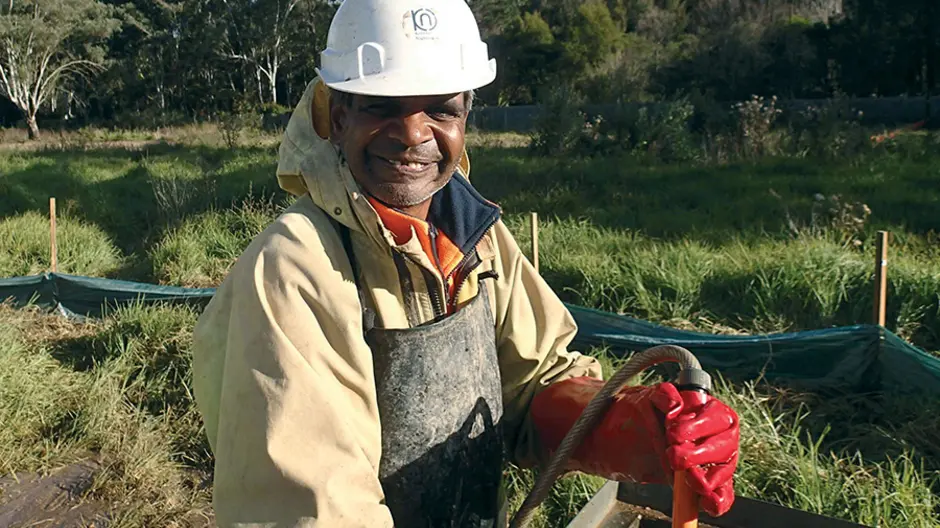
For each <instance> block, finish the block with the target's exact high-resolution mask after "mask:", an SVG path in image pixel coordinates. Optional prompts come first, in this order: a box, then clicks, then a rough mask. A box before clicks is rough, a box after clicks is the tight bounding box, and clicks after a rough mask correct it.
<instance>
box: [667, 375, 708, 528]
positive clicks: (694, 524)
mask: <svg viewBox="0 0 940 528" xmlns="http://www.w3.org/2000/svg"><path fill="white" fill-rule="evenodd" d="M680 394H681V395H682V402H683V404H684V407H685V409H687V410H689V411H692V412H695V411H697V410H698V409H700V408H701V407H702V406H703V405H705V402H706V400H707V394H706V393H705V391H702V390H684V391H682V392H681V393H680ZM672 528H698V496H697V495H696V494H695V492H694V491H692V488H690V487H689V484H688V483H687V482H686V480H685V471H676V472H675V475H674V478H673V483H672Z"/></svg>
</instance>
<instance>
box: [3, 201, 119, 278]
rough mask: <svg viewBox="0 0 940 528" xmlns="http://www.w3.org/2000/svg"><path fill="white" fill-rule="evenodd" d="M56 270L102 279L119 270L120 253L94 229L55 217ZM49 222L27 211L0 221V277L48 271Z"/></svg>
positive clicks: (43, 217)
mask: <svg viewBox="0 0 940 528" xmlns="http://www.w3.org/2000/svg"><path fill="white" fill-rule="evenodd" d="M56 223H57V226H56V245H57V246H58V270H59V272H61V273H68V274H72V275H87V276H95V277H105V276H108V275H110V274H112V273H113V272H115V271H116V270H117V269H118V268H120V267H121V264H122V259H121V257H120V252H119V251H118V249H117V248H116V247H115V246H114V244H113V243H112V242H111V238H110V237H109V236H108V235H107V234H106V233H104V232H103V231H102V230H101V229H99V228H98V227H97V226H95V225H92V224H89V223H87V222H83V221H80V220H76V219H74V218H69V217H59V218H57V221H56ZM50 260H51V248H50V233H49V219H48V218H46V217H45V216H43V215H41V214H39V213H37V212H34V211H28V212H25V213H23V214H20V215H17V216H12V217H8V218H4V219H2V220H0V276H2V277H15V276H21V275H36V274H40V273H43V272H46V271H50V268H51V262H50Z"/></svg>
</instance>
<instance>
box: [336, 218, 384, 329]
mask: <svg viewBox="0 0 940 528" xmlns="http://www.w3.org/2000/svg"><path fill="white" fill-rule="evenodd" d="M337 224H338V226H339V236H340V238H342V239H343V249H344V250H345V251H346V257H347V258H348V259H349V265H350V267H352V273H353V281H355V283H356V292H357V293H358V294H359V305H360V306H361V307H362V332H363V334H365V333H368V332H369V331H370V330H372V329H373V328H374V327H375V312H374V311H373V310H372V309H371V308H369V307H368V305H367V304H366V298H365V293H363V291H362V283H361V282H360V280H359V272H360V270H359V261H357V260H356V253H355V252H354V251H353V245H352V235H351V234H350V233H351V232H350V230H349V228H348V227H346V226H345V225H343V224H341V223H339V222H337Z"/></svg>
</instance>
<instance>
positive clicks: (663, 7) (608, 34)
mask: <svg viewBox="0 0 940 528" xmlns="http://www.w3.org/2000/svg"><path fill="white" fill-rule="evenodd" d="M468 2H469V4H470V6H471V8H472V9H473V11H474V13H475V14H476V16H477V19H478V21H479V24H480V29H481V32H482V34H483V38H484V39H485V40H486V41H487V42H488V43H489V44H490V47H491V50H492V54H493V55H494V56H495V57H496V58H497V60H498V62H499V75H498V78H497V81H496V82H495V83H494V84H493V85H491V86H488V87H486V88H484V89H482V90H480V93H479V99H478V100H479V101H480V104H484V105H513V104H531V103H536V102H538V101H540V100H541V99H542V98H543V97H545V95H544V94H545V92H546V89H549V88H553V87H559V86H564V87H566V88H569V89H573V90H576V91H577V92H578V93H579V94H581V95H582V96H583V97H584V98H585V99H586V100H587V101H589V102H595V103H604V102H614V101H657V100H671V99H674V98H677V97H681V96H688V95H690V94H693V95H696V96H699V97H707V98H711V99H714V100H718V101H736V100H744V99H746V98H748V97H750V96H751V95H754V94H757V95H766V96H770V95H776V96H778V97H781V98H791V97H799V98H828V97H833V96H839V95H847V96H861V97H866V96H895V95H912V96H923V95H928V94H937V68H938V66H940V32H938V31H937V30H936V29H935V24H936V23H937V22H938V21H940V5H938V4H940V2H937V1H936V0H776V1H769V0H468ZM337 7H338V2H337V1H336V0H2V2H0V124H6V125H11V124H13V123H16V122H22V123H24V124H25V125H26V126H27V127H28V128H29V130H30V133H31V136H33V135H36V134H38V132H39V125H38V121H39V120H40V119H43V120H48V121H49V122H50V123H51V122H53V121H57V122H62V121H71V122H76V123H107V124H111V125H115V126H148V125H158V124H172V123H174V122H182V121H192V120H200V119H207V118H210V117H212V116H213V115H216V114H218V113H219V112H238V113H245V112H280V111H285V110H286V109H287V108H289V107H290V106H291V105H293V104H295V103H296V101H297V100H298V99H299V97H300V95H301V93H302V92H303V89H304V87H305V85H306V84H307V82H309V80H310V79H312V78H313V77H314V75H315V72H314V68H315V67H316V65H317V63H318V57H319V52H320V50H322V49H323V47H324V46H325V43H326V35H327V32H328V29H329V24H330V20H331V18H332V16H333V13H335V11H336V9H337Z"/></svg>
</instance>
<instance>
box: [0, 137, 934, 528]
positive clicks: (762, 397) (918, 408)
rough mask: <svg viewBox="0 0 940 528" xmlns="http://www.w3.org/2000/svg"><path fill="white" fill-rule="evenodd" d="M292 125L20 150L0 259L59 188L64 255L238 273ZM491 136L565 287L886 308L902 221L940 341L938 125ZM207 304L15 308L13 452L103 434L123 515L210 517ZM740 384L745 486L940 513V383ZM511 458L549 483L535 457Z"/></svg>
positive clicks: (906, 250)
mask: <svg viewBox="0 0 940 528" xmlns="http://www.w3.org/2000/svg"><path fill="white" fill-rule="evenodd" d="M88 138H90V139H88ZM168 139H172V142H168V141H167V140H168ZM102 140H107V141H112V142H114V141H124V142H125V143H121V144H118V145H113V144H112V145H110V146H108V145H105V146H102V145H101V144H100V143H97V142H99V141H102ZM128 141H129V142H131V143H127V142H128ZM144 141H147V142H148V143H141V142H144ZM276 145H277V138H276V137H258V136H255V137H249V138H245V140H244V141H243V142H242V143H241V144H240V145H238V146H236V147H234V148H232V147H229V146H228V145H226V144H225V142H224V141H223V140H222V138H221V137H219V135H218V133H217V132H215V131H213V130H211V129H209V128H206V127H202V128H193V129H191V130H187V131H185V133H175V134H172V133H168V132H163V133H159V134H151V135H147V134H143V133H135V134H131V135H127V136H122V135H121V134H118V133H108V134H104V133H100V134H98V135H95V134H94V133H92V132H86V133H85V136H83V137H80V138H78V139H76V138H74V137H64V138H59V139H58V144H57V145H51V146H48V147H47V148H40V149H31V150H29V151H26V150H23V149H20V148H8V149H5V150H0V276H12V275H24V274H30V273H38V272H41V271H43V270H45V269H47V268H48V260H49V254H48V224H47V222H48V220H47V219H46V217H45V216H44V211H45V210H46V208H47V201H48V198H49V197H50V196H55V197H56V198H57V202H58V204H59V248H60V249H59V266H60V269H61V270H62V271H64V272H66V273H75V274H83V275H92V276H106V277H116V278H125V279H133V280H141V281H147V282H159V283H162V284H176V285H185V286H211V285H216V284H218V283H219V281H220V280H221V278H222V277H223V276H224V274H225V272H226V270H227V267H228V266H229V265H230V264H231V262H232V261H233V260H234V259H235V258H236V257H237V256H238V254H239V253H240V252H241V250H242V249H243V248H244V247H245V245H246V244H247V242H248V241H249V240H250V239H251V238H252V237H253V236H254V235H255V234H257V233H258V232H259V231H260V230H261V229H262V228H263V226H264V225H265V224H266V223H267V222H269V221H270V220H271V219H272V218H273V217H274V216H276V214H277V213H278V212H279V211H280V210H281V209H282V208H283V207H284V206H285V205H287V204H288V203H289V199H288V198H287V196H285V195H284V194H283V193H282V192H280V191H278V190H277V187H276V181H275V178H274V167H275V159H276V158H275V156H276ZM471 157H472V159H473V175H472V179H473V181H474V183H475V184H476V186H477V187H478V188H480V189H481V191H482V192H483V193H484V195H486V196H487V197H489V198H491V199H493V200H495V201H497V202H498V203H500V204H501V205H502V206H503V208H504V212H505V215H506V217H507V220H508V223H509V225H510V227H511V228H512V229H513V231H514V232H515V233H516V234H517V236H518V238H519V241H520V243H522V244H523V246H524V247H527V225H526V223H525V222H526V221H525V218H526V213H527V212H528V211H537V212H539V214H540V220H541V225H540V248H541V254H540V260H541V267H542V271H543V274H544V275H545V277H546V278H547V279H548V280H549V282H550V283H551V284H552V285H553V286H554V287H555V289H556V290H557V291H558V292H559V293H560V294H561V295H562V297H563V298H565V300H568V301H572V302H575V303H579V304H583V305H587V306H591V307H596V308H601V309H605V310H612V311H617V312H621V313H626V314H630V315H634V316H638V317H641V318H644V319H648V320H652V321H657V322H662V323H665V324H668V325H673V326H680V327H683V328H692V329H699V330H706V331H714V332H768V331H780V330H798V329H808V328H821V327H827V326H832V325H843V324H852V323H857V322H869V321H870V317H871V302H872V285H871V278H870V275H871V271H872V264H873V248H872V237H873V233H874V231H875V230H877V229H888V230H890V231H891V233H892V234H893V240H892V246H891V251H892V252H891V258H890V266H891V267H890V271H889V276H890V279H891V284H890V290H889V295H890V297H889V309H888V316H889V323H888V327H889V328H890V329H892V330H894V331H896V332H897V333H899V334H900V335H902V337H905V338H907V339H909V340H911V341H912V342H913V343H914V344H917V345H919V346H921V347H923V348H925V349H927V350H933V351H938V350H940V266H938V265H937V262H940V260H938V257H940V249H938V242H940V236H938V235H937V232H938V231H940V215H938V214H937V211H940V185H937V182H940V153H936V151H933V150H932V149H930V148H926V147H922V146H916V145H915V146H913V147H912V146H910V145H908V146H904V145H901V146H898V147H895V148H883V149H880V150H877V151H876V150H873V151H872V152H871V153H868V154H866V155H863V156H858V157H853V158H852V159H846V160H842V161H825V162H823V161H819V160H812V159H799V158H777V159H764V160H761V161H759V162H756V163H737V164H730V165H722V166H702V165H665V164H650V163H641V162H639V161H637V160H636V159H633V158H631V157H627V156H623V157H611V158H605V159H593V160H592V159H570V160H566V159H537V158H532V157H530V156H528V155H527V154H526V152H525V150H524V148H522V147H521V145H520V138H518V137H514V136H512V135H502V136H493V135H486V136H480V135H477V136H474V137H473V138H472V140H471ZM817 195H820V196H821V198H822V199H819V198H817ZM833 195H840V198H839V199H838V200H833V199H832V196H833ZM861 204H864V205H865V207H862V205H861ZM866 207H867V209H868V211H870V214H869V213H867V212H865V211H866V209H865V208H866ZM196 317H197V313H196V312H195V311H193V310H192V309H188V308H180V307H175V308H171V307H159V306H157V307H131V308H128V309H125V310H121V311H118V312H117V313H114V314H111V315H110V316H109V317H107V318H105V319H104V320H102V321H94V322H88V323H74V322H66V321H63V320H61V319H59V318H57V317H55V316H46V315H43V314H39V313H37V312H35V311H30V310H20V311H14V310H10V309H4V310H3V312H0V336H2V338H0V356H2V358H0V361H2V362H3V364H4V366H5V367H6V366H7V365H10V366H11V367H12V368H4V369H3V372H2V373H0V423H4V424H13V427H6V428H3V430H2V431H0V468H2V471H3V472H5V473H7V472H14V471H34V470H42V469H48V468H51V467H55V466H57V465H61V464H63V463H66V462H69V461H72V460H75V459H77V458H80V457H84V456H87V455H88V454H89V453H94V454H95V456H97V457H100V458H101V459H102V460H103V462H104V466H103V467H104V468H105V471H104V472H103V473H102V476H101V477H100V478H99V479H98V480H97V481H96V483H95V486H94V487H93V489H92V490H91V493H90V495H89V500H100V501H102V502H103V503H107V504H114V505H116V506H115V507H116V510H117V511H116V513H117V514H119V515H123V517H121V518H120V520H121V521H122V522H119V523H118V525H120V526H141V525H146V526H167V525H172V524H174V523H175V524H176V525H180V526H186V525H199V524H200V523H201V522H203V521H202V519H204V517H205V516H206V515H208V513H209V507H208V497H209V493H210V491H209V488H208V487H207V485H206V483H207V479H208V478H209V472H210V470H211V456H210V455H209V453H208V451H207V449H206V445H205V442H204V440H203V436H202V435H201V433H200V427H201V424H200V422H199V418H198V415H197V414H196V413H195V411H194V408H193V406H192V401H191V395H190V393H189V389H188V387H189V380H188V376H189V370H188V365H189V358H188V351H189V348H188V347H189V339H190V335H189V332H190V330H191V327H192V324H193V322H194V321H195V319H196ZM595 352H598V351H595ZM36 395H41V397H40V398H36V397H35V396H36ZM721 396H722V397H723V398H725V399H726V400H727V401H729V403H731V404H732V406H734V407H735V409H737V410H738V412H739V413H740V414H741V416H742V419H743V422H744V425H743V439H742V443H743V453H744V458H743V461H742V466H741V471H740V474H739V480H738V484H737V487H738V491H739V492H740V493H743V494H746V495H748V496H752V497H759V498H765V499H768V500H773V501H776V502H780V503H783V504H786V505H791V506H794V507H798V508H802V509H807V510H810V511H815V512H820V513H827V514H829V515H834V516H838V517H843V518H848V519H853V520H856V521H859V522H863V523H867V524H870V525H873V526H874V525H878V526H912V527H914V526H917V527H919V526H940V516H938V510H937V507H936V506H937V505H936V503H935V500H934V499H933V496H934V495H933V493H934V492H935V491H937V490H938V489H940V488H938V487H937V481H936V478H937V473H936V471H937V470H938V469H940V434H938V433H937V431H940V420H938V418H937V416H938V414H937V413H936V412H935V409H934V406H932V405H924V404H923V402H911V401H886V402H881V404H880V406H879V407H878V409H875V406H874V404H870V403H869V402H865V401H858V400H853V399H850V398H845V399H839V400H832V399H820V398H819V397H816V396H814V395H807V394H793V393H790V392H787V391H785V390H782V389H779V388H773V387H768V386H766V385H765V384H761V383H756V384H753V385H746V386H745V385H739V386H724V387H723V388H722V390H721ZM509 477H510V482H511V483H512V484H513V485H514V486H516V487H517V488H518V487H524V488H526V489H527V488H528V485H529V484H531V475H530V474H529V473H528V472H518V471H512V472H510V473H509ZM597 485H598V481H597V480H596V479H590V478H584V477H572V478H569V479H566V480H565V481H564V483H562V484H560V485H559V486H558V487H557V488H558V489H557V490H556V493H555V495H554V496H553V497H552V498H551V500H550V501H549V504H547V506H546V508H545V511H544V512H543V516H542V517H541V518H540V519H539V523H541V525H542V526H557V525H560V524H562V523H563V522H564V520H565V519H568V518H570V516H571V515H572V514H573V512H575V511H577V509H578V508H579V507H580V506H581V505H582V504H583V502H584V501H585V500H586V499H587V498H588V497H589V496H590V495H591V494H592V493H593V491H594V489H596V486H597ZM516 500H517V502H518V501H519V500H521V497H520V496H519V494H517V495H516Z"/></svg>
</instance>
